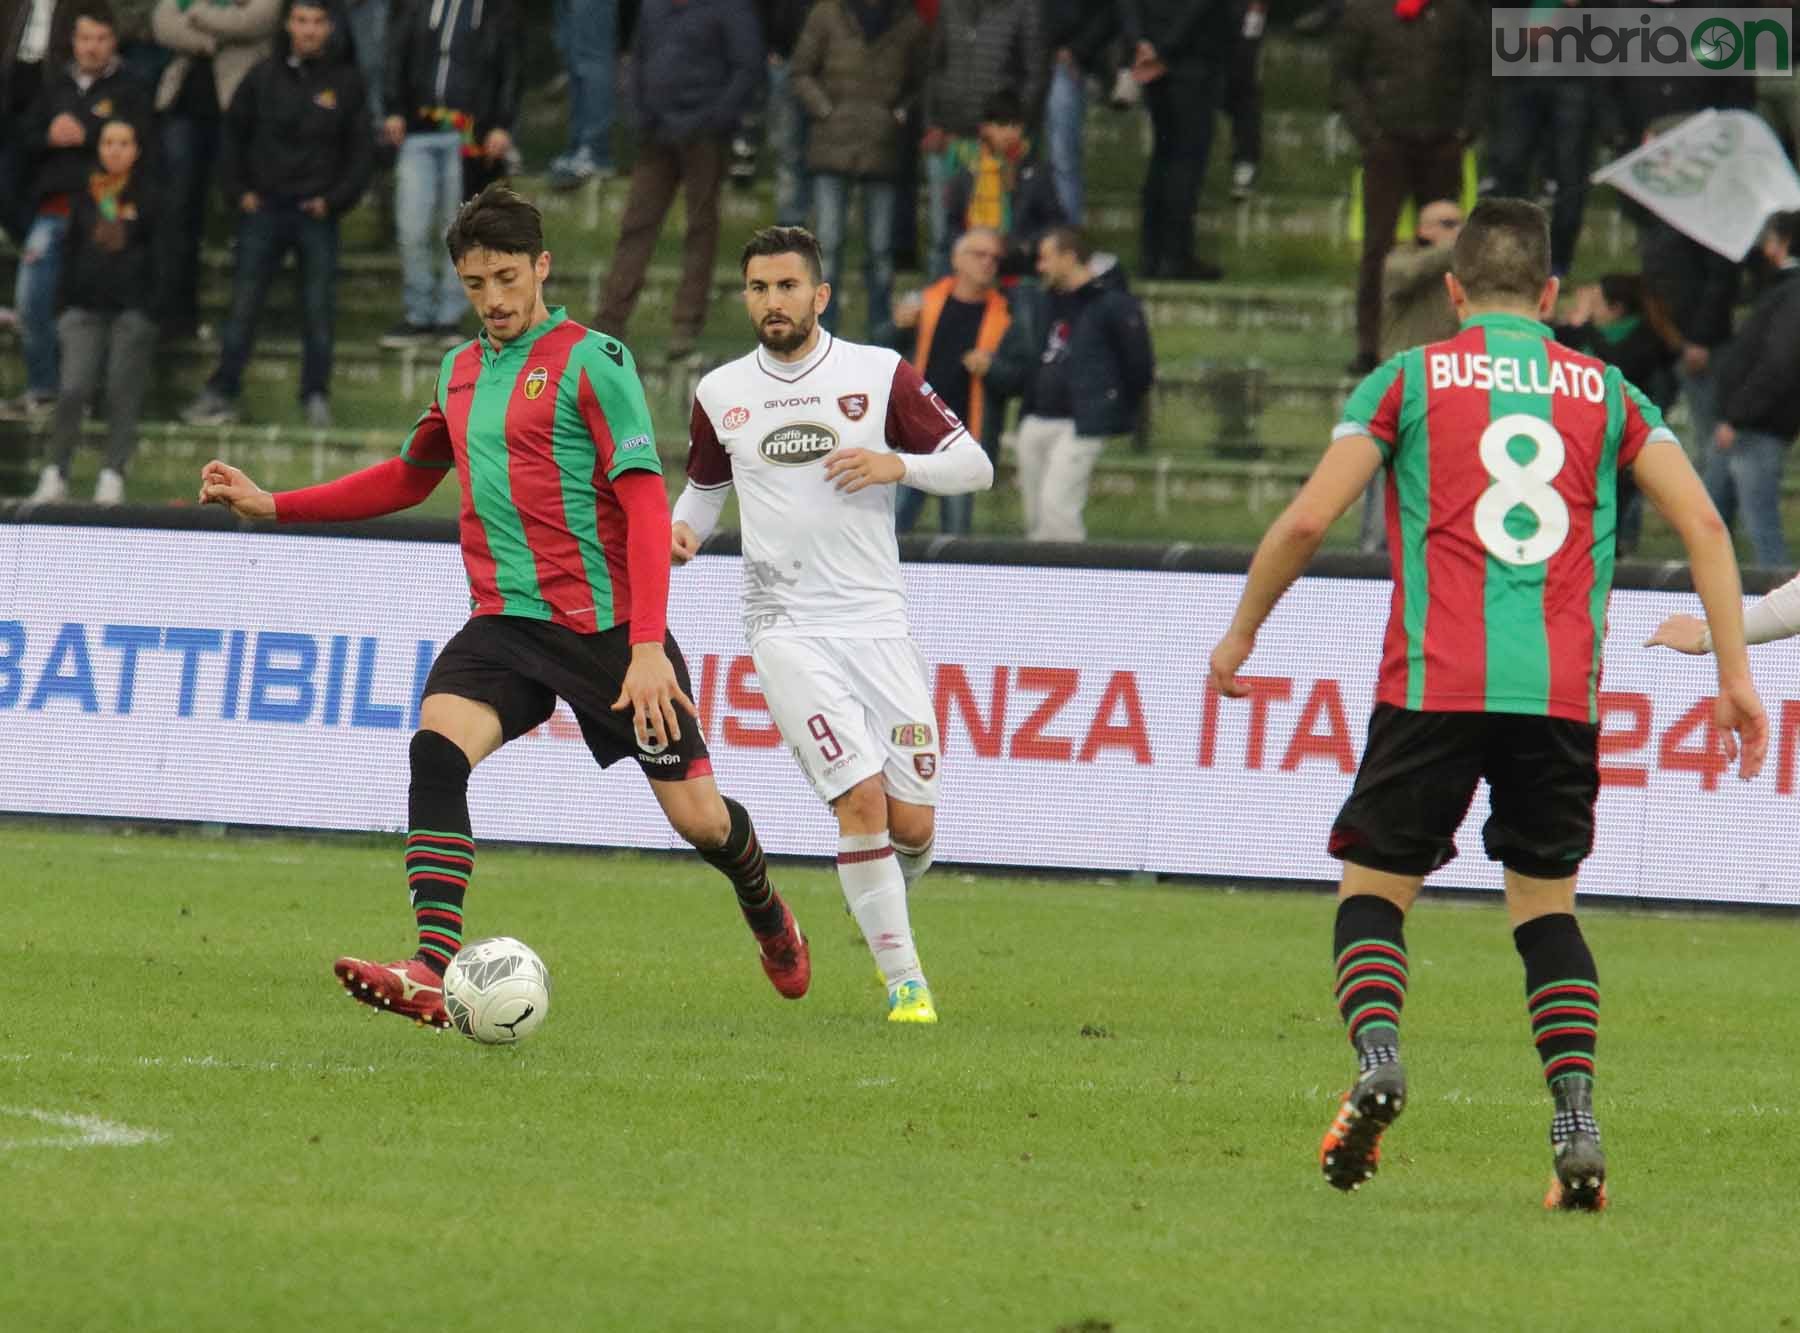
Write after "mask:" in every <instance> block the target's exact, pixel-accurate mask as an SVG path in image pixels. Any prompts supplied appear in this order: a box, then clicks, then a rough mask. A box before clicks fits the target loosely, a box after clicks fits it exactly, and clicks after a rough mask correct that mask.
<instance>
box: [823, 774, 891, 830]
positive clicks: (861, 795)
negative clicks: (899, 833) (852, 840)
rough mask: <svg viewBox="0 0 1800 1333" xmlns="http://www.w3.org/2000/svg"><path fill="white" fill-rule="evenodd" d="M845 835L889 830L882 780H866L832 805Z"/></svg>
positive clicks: (885, 796) (839, 826)
mask: <svg viewBox="0 0 1800 1333" xmlns="http://www.w3.org/2000/svg"><path fill="white" fill-rule="evenodd" d="M831 809H832V811H833V813H835V814H836V815H837V819H838V828H839V829H840V830H841V831H842V832H844V833H880V832H882V831H884V830H885V829H886V828H887V815H888V811H887V793H886V792H884V791H883V790H882V788H881V779H880V778H865V779H863V780H862V781H861V782H859V783H857V784H856V785H855V786H854V787H852V788H851V789H850V790H849V791H847V792H845V793H844V794H843V795H842V796H840V797H838V798H837V800H835V801H833V802H832V803H831Z"/></svg>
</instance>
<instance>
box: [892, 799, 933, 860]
mask: <svg viewBox="0 0 1800 1333" xmlns="http://www.w3.org/2000/svg"><path fill="white" fill-rule="evenodd" d="M934 813H935V812H934V811H933V810H932V808H931V807H930V806H928V805H889V806H888V812H887V816H888V832H889V833H890V834H891V835H892V837H893V839H894V846H896V847H910V848H913V849H915V850H919V849H923V848H925V847H928V846H930V845H931V839H932V836H933V834H935V833H936V832H937V820H936V819H935V818H934V817H933V816H934Z"/></svg>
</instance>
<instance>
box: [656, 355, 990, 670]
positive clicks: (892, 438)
mask: <svg viewBox="0 0 1800 1333" xmlns="http://www.w3.org/2000/svg"><path fill="white" fill-rule="evenodd" d="M966 434H967V432H966V431H965V430H964V429H963V424H962V422H961V421H960V420H958V419H957V415H956V413H955V412H953V411H951V410H950V408H949V407H948V406H947V405H946V404H945V402H944V400H943V399H942V398H940V397H938V396H937V394H936V393H935V392H934V391H933V390H932V388H931V386H930V385H929V384H927V383H926V382H925V381H924V379H923V378H921V377H920V375H919V372H918V371H917V370H915V369H914V368H913V366H912V365H911V363H910V362H908V361H906V360H904V359H903V358H902V357H901V356H900V354H899V353H897V352H893V351H890V350H888V349H887V348H885V347H869V346H866V345H864V344H862V343H853V342H845V341H844V340H843V339H841V338H834V337H832V335H831V334H829V333H826V332H824V331H823V330H821V331H820V335H819V345H818V346H817V347H816V348H814V349H813V351H812V352H811V353H809V354H808V355H807V357H806V358H805V359H804V360H802V361H797V362H794V363H792V364H791V365H790V364H786V363H783V362H780V361H777V360H775V359H774V358H773V357H771V356H770V355H769V354H768V352H767V351H766V350H765V349H764V348H762V347H758V348H757V349H756V350H755V351H754V352H752V353H750V354H749V355H748V356H744V357H740V358H738V359H737V360H736V361H733V362H731V363H730V364H729V365H724V366H720V367H719V368H718V369H717V370H715V371H713V372H712V373H710V374H709V375H707V376H706V377H705V378H704V379H702V380H701V381H700V386H699V388H698V389H696V390H695V393H694V414H693V419H692V421H691V423H690V424H689V430H688V465H687V475H688V482H689V484H690V485H692V486H694V487H696V488H698V489H700V490H717V489H719V488H721V487H724V486H736V488H737V497H738V517H739V523H740V526H741V527H742V529H743V541H744V637H745V638H746V639H748V640H749V642H750V643H751V644H752V645H754V644H755V643H756V642H757V640H758V639H760V638H762V637H765V636H767V635H772V634H785V635H804V636H812V637H821V638H854V639H886V638H901V637H904V636H905V635H906V634H907V624H906V585H905V583H904V582H903V581H902V579H901V577H900V548H899V543H898V542H897V540H896V539H895V536H894V494H895V488H894V487H893V486H869V487H865V488H864V489H863V490H860V491H858V492H857V493H856V494H854V495H845V494H844V493H842V492H841V491H839V490H838V489H837V488H836V487H835V486H833V485H832V483H831V482H830V481H829V480H827V479H826V476H825V457H826V455H827V454H829V453H831V452H832V451H833V450H834V449H867V450H870V451H871V452H874V453H895V452H899V453H913V454H930V453H936V452H938V451H939V450H941V449H945V448H947V447H949V446H950V445H951V444H953V443H955V442H956V441H957V440H958V439H959V438H961V437H962V436H964V435H966Z"/></svg>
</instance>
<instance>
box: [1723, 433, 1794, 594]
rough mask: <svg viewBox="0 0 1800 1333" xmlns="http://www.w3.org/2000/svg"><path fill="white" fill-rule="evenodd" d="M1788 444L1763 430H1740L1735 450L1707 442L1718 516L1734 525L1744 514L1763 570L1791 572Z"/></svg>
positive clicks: (1759, 564) (1756, 560)
mask: <svg viewBox="0 0 1800 1333" xmlns="http://www.w3.org/2000/svg"><path fill="white" fill-rule="evenodd" d="M1787 451H1788V442H1787V441H1786V440H1784V439H1782V438H1781V437H1780V436H1779V435H1769V434H1767V433H1765V432H1763V431H1759V430H1740V431H1739V432H1738V433H1737V439H1736V440H1735V441H1734V442H1733V443H1732V446H1731V448H1729V449H1721V448H1719V447H1718V445H1716V444H1712V443H1711V442H1708V446H1707V453H1706V489H1707V492H1708V493H1709V494H1710V495H1711V496H1712V501H1713V505H1714V506H1715V507H1716V508H1717V509H1718V511H1719V517H1720V518H1723V519H1724V520H1725V521H1726V523H1730V522H1732V521H1733V520H1734V519H1735V518H1736V517H1737V514H1738V512H1739V511H1740V510H1742V512H1743V515H1744V527H1745V528H1746V529H1747V530H1748V531H1749V535H1750V550H1751V552H1752V554H1753V556H1754V558H1755V562H1756V564H1757V565H1758V566H1759V567H1760V568H1763V569H1786V568H1787V563H1788V551H1787V542H1786V541H1784V540H1783V539H1782V535H1781V470H1782V468H1784V467H1785V466H1786V465H1787Z"/></svg>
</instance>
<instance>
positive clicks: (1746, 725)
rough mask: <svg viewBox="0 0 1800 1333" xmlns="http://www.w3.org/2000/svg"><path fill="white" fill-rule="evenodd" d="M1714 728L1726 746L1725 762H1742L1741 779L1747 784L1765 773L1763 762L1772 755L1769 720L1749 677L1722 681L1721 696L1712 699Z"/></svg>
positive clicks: (1740, 765) (1739, 770) (1739, 772)
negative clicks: (1769, 754) (1770, 753)
mask: <svg viewBox="0 0 1800 1333" xmlns="http://www.w3.org/2000/svg"><path fill="white" fill-rule="evenodd" d="M1713 725H1714V726H1715V727H1717V728H1718V730H1719V739H1720V740H1722V741H1723V742H1724V744H1725V758H1726V761H1727V762H1729V761H1731V760H1733V759H1738V760H1739V763H1738V776H1739V777H1740V778H1742V779H1743V780H1744V781H1745V782H1748V781H1750V779H1751V778H1753V777H1755V776H1756V775H1757V774H1758V773H1760V772H1762V766H1763V760H1764V759H1765V758H1766V757H1767V756H1768V753H1769V719H1768V716H1767V715H1766V714H1765V713H1764V712H1763V706H1762V700H1761V699H1759V698H1757V697H1756V686H1755V685H1754V684H1752V683H1751V681H1750V679H1749V677H1747V676H1746V677H1745V678H1744V679H1743V680H1741V681H1733V682H1729V683H1728V682H1726V681H1720V682H1719V697H1718V698H1717V699H1715V700H1713Z"/></svg>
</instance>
